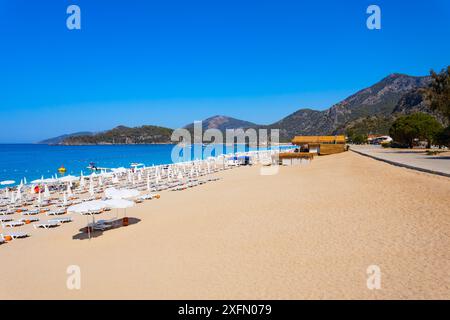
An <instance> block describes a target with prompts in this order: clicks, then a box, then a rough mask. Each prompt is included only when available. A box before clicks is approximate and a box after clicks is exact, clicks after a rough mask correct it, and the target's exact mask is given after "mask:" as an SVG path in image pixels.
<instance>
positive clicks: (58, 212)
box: [46, 209, 67, 216]
mask: <svg viewBox="0 0 450 320" xmlns="http://www.w3.org/2000/svg"><path fill="white" fill-rule="evenodd" d="M66 213H67V211H66V210H65V209H60V210H51V211H49V212H47V213H46V214H47V216H60V215H63V214H66Z"/></svg>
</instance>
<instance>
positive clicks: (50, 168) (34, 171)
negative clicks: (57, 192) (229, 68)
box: [0, 144, 252, 187]
mask: <svg viewBox="0 0 450 320" xmlns="http://www.w3.org/2000/svg"><path fill="white" fill-rule="evenodd" d="M173 148H174V145H172V144H158V145H95V146H50V145H40V144H0V181H4V180H14V181H16V183H19V182H20V180H21V179H23V178H24V177H26V178H27V181H28V182H30V181H32V180H35V179H39V178H41V176H44V178H49V177H51V176H52V175H54V174H57V173H58V171H57V170H58V168H59V167H61V166H64V167H65V168H66V169H67V171H66V175H68V174H71V175H75V176H79V175H80V173H81V171H83V174H90V173H91V172H90V170H89V169H88V168H87V167H88V166H89V164H90V163H91V162H94V163H95V164H96V166H97V167H105V168H117V167H126V168H129V167H130V164H131V163H133V162H137V163H143V164H145V165H146V166H151V165H158V164H169V163H172V158H171V154H172V149H173ZM229 148H230V147H228V149H227V148H226V147H225V146H221V147H220V149H221V150H223V151H222V153H229V151H230V150H229ZM203 149H204V148H203ZM231 149H232V150H233V147H231ZM244 150H249V148H248V147H246V146H244V145H235V146H234V151H244ZM250 150H252V149H250ZM219 153H220V152H219ZM192 158H194V152H192ZM196 158H198V157H196ZM0 187H1V186H0Z"/></svg>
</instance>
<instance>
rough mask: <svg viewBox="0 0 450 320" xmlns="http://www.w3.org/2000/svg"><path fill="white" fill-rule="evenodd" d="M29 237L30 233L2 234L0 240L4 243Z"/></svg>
mask: <svg viewBox="0 0 450 320" xmlns="http://www.w3.org/2000/svg"><path fill="white" fill-rule="evenodd" d="M27 237H29V234H28V233H25V232H13V233H9V234H3V233H2V234H0V239H2V240H3V241H5V242H6V241H11V240H15V239H23V238H27Z"/></svg>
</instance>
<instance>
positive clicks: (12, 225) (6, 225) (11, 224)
mask: <svg viewBox="0 0 450 320" xmlns="http://www.w3.org/2000/svg"><path fill="white" fill-rule="evenodd" d="M24 224H25V223H24V222H21V221H10V222H5V223H2V227H3V228H15V227H21V226H23V225H24Z"/></svg>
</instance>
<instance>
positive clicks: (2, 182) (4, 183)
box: [0, 180, 16, 186]
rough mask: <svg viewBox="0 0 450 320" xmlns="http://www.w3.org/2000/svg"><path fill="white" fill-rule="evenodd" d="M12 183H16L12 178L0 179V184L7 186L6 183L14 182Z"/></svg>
mask: <svg viewBox="0 0 450 320" xmlns="http://www.w3.org/2000/svg"><path fill="white" fill-rule="evenodd" d="M14 183H16V182H15V181H14V180H5V181H1V182H0V185H2V186H8V185H10V184H14Z"/></svg>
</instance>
